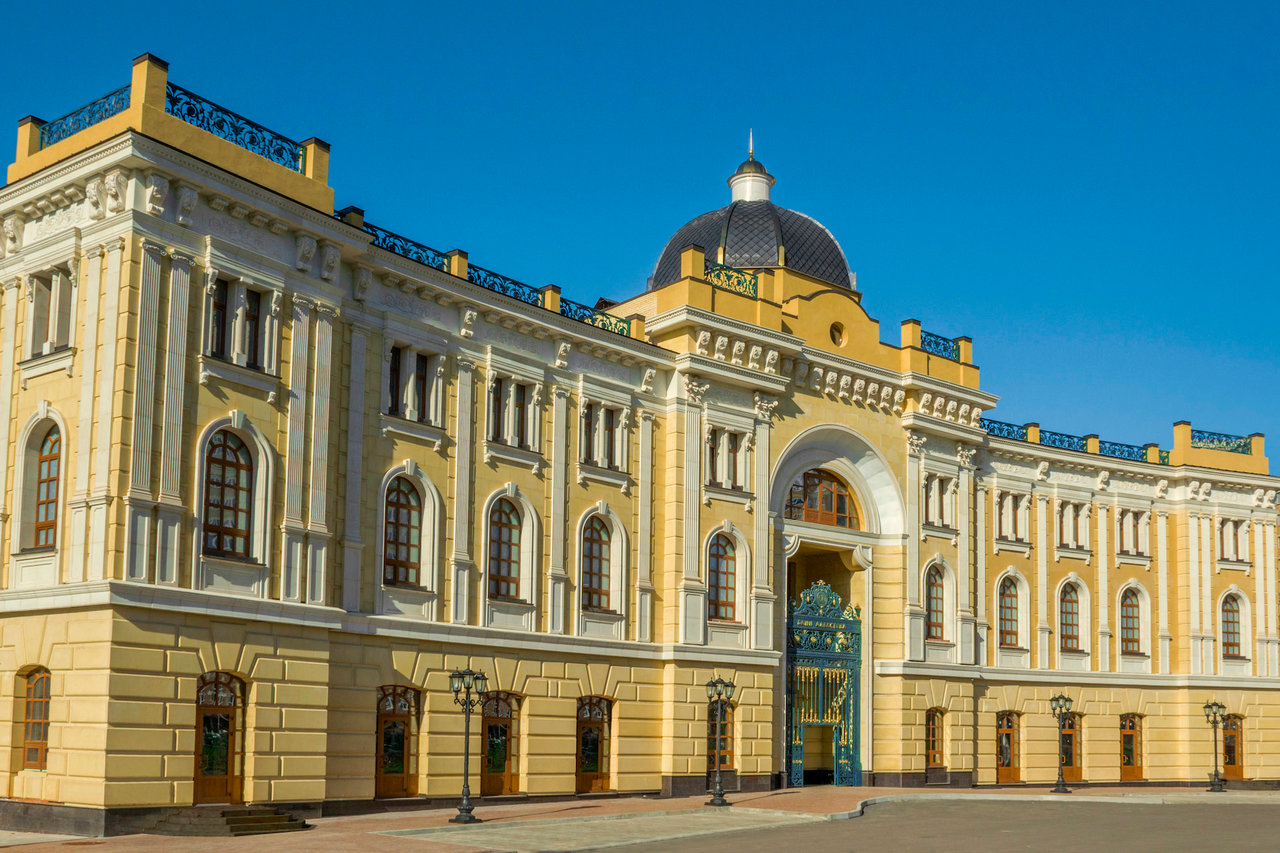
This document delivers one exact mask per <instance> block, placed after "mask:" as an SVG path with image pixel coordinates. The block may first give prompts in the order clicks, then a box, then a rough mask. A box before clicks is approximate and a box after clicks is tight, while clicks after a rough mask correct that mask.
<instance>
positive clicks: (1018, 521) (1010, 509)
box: [995, 491, 1031, 542]
mask: <svg viewBox="0 0 1280 853" xmlns="http://www.w3.org/2000/svg"><path fill="white" fill-rule="evenodd" d="M995 502H996V524H995V529H996V538H997V539H1001V540H1004V541H1005V542H1028V541H1030V535H1029V533H1028V531H1029V529H1030V527H1031V496H1030V495H1019V494H1015V493H1013V492H1005V491H996V493H995Z"/></svg>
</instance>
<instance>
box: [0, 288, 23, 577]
mask: <svg viewBox="0 0 1280 853" xmlns="http://www.w3.org/2000/svg"><path fill="white" fill-rule="evenodd" d="M21 281H22V280H21V279H19V278H16V277H15V278H11V279H9V280H7V281H5V282H4V283H3V291H2V292H0V299H3V301H4V304H3V312H4V313H3V316H4V320H3V327H2V328H0V346H3V351H0V424H3V425H4V428H3V429H0V518H2V519H3V520H5V521H7V520H8V519H9V515H10V513H12V512H13V497H12V492H11V491H10V489H9V468H10V464H9V427H8V424H9V419H10V417H11V416H12V406H13V365H14V361H15V358H16V349H15V347H14V330H15V328H16V326H17V321H18V302H19V300H21V298H22V297H21V293H22V290H21ZM17 535H18V531H16V530H11V531H10V536H17ZM13 550H14V549H13V548H5V549H4V550H3V552H0V553H4V554H9V553H10V552H11V551H13Z"/></svg>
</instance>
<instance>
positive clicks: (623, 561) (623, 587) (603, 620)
mask: <svg viewBox="0 0 1280 853" xmlns="http://www.w3.org/2000/svg"><path fill="white" fill-rule="evenodd" d="M597 516H599V517H600V518H601V519H602V520H603V521H604V523H605V526H607V527H608V528H609V567H608V568H609V602H610V604H611V605H612V607H611V609H610V611H606V612H603V613H602V612H599V611H590V610H587V609H586V608H584V607H583V606H582V571H583V566H582V535H583V532H584V531H585V530H586V527H587V522H588V521H590V520H591V519H592V518H594V517H597ZM573 542H574V546H575V548H574V552H575V554H576V559H575V561H574V565H575V571H574V575H573V579H574V587H575V592H576V593H577V594H576V595H574V597H573V608H572V611H573V613H574V614H575V615H576V616H577V620H576V621H577V626H576V630H577V634H578V635H579V636H583V637H585V636H609V637H612V638H613V639H615V640H624V639H626V627H627V626H626V618H627V613H628V602H627V593H628V591H629V590H630V589H631V583H630V578H631V571H630V569H631V539H630V536H628V535H627V526H626V524H625V522H624V521H623V520H622V518H621V517H620V516H619V515H618V514H617V513H616V512H614V511H613V509H612V508H611V507H610V506H609V504H607V503H606V502H604V501H600V502H598V503H595V504H592V505H591V506H589V507H588V508H587V509H586V511H585V512H583V513H582V515H580V516H579V517H578V523H577V526H576V527H575V528H574V539H573ZM615 616H616V617H619V618H614V617H615ZM592 629H594V633H592ZM606 629H607V630H608V633H607V634H602V633H600V632H601V631H604V630H606Z"/></svg>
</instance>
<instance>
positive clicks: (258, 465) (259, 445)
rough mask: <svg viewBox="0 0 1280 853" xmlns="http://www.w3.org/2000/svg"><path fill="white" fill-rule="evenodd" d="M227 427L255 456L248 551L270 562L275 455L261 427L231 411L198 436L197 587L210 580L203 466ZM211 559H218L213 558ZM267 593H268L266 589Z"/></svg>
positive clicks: (194, 509)
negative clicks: (206, 561)
mask: <svg viewBox="0 0 1280 853" xmlns="http://www.w3.org/2000/svg"><path fill="white" fill-rule="evenodd" d="M221 429H226V430H229V431H230V432H233V433H235V434H236V436H237V437H238V438H240V439H241V440H242V441H244V442H245V446H246V447H248V448H249V454H250V456H251V457H252V459H253V508H252V510H251V511H250V514H249V518H250V524H251V525H252V526H253V529H252V531H250V532H251V536H250V539H249V554H250V559H251V561H252V562H253V563H255V564H258V565H263V566H265V565H267V564H268V552H269V548H270V544H271V535H270V534H271V528H270V524H271V514H272V512H273V510H274V508H275V506H276V503H275V500H274V495H275V485H276V454H275V450H274V449H273V448H272V447H271V443H270V442H269V441H268V440H267V437H266V435H265V434H264V433H263V432H262V430H260V429H258V427H257V426H255V425H254V424H253V422H251V421H250V420H249V419H248V418H246V417H244V415H243V413H242V412H231V413H230V414H228V415H225V416H223V417H221V418H214V419H213V420H211V421H209V422H208V423H207V424H205V425H204V429H202V430H201V431H200V435H199V437H198V438H197V439H196V452H195V456H194V459H193V464H194V465H195V484H196V501H195V505H194V506H192V507H191V508H190V512H191V514H192V515H194V516H195V525H194V528H195V532H194V535H193V536H192V537H191V539H192V546H191V565H192V566H195V567H196V568H197V570H196V571H195V572H193V573H192V574H193V577H192V578H191V584H192V586H193V587H194V588H196V589H203V588H204V587H205V586H206V583H207V579H206V578H205V577H204V576H203V574H202V573H201V571H200V568H201V567H202V565H203V560H204V559H206V557H205V554H204V542H203V539H204V537H203V536H202V535H201V529H202V528H201V525H202V522H203V520H204V504H205V495H204V467H205V455H206V454H207V453H208V452H209V440H210V439H211V438H212V437H213V434H214V433H215V432H217V431H218V430H221ZM212 559H215V560H216V559H219V558H217V557H214V558H212ZM264 594H265V592H264Z"/></svg>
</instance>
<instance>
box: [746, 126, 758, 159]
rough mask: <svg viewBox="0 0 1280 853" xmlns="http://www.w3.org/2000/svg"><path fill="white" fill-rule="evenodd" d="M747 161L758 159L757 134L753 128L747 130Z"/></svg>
mask: <svg viewBox="0 0 1280 853" xmlns="http://www.w3.org/2000/svg"><path fill="white" fill-rule="evenodd" d="M747 159H748V160H754V159H756V132H755V130H754V129H752V128H748V129H747Z"/></svg>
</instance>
